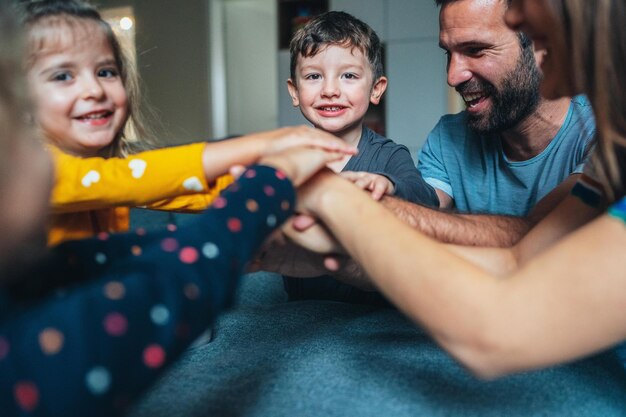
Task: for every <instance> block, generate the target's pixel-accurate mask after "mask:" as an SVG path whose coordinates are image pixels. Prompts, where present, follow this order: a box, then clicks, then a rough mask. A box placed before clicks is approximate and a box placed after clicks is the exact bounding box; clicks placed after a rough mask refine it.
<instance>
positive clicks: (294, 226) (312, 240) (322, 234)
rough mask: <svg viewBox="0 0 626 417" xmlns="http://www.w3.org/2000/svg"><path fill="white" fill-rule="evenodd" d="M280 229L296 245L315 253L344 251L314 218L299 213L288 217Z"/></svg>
mask: <svg viewBox="0 0 626 417" xmlns="http://www.w3.org/2000/svg"><path fill="white" fill-rule="evenodd" d="M282 231H283V233H284V234H285V236H287V237H288V238H290V239H291V240H293V241H294V242H295V243H297V244H298V245H300V246H302V247H305V248H307V249H308V250H310V251H312V252H316V253H345V251H344V250H343V248H342V247H341V245H340V244H339V242H337V241H336V240H335V238H334V237H333V236H332V234H331V233H330V232H329V231H328V230H327V229H326V227H325V226H324V225H323V224H321V223H319V222H318V221H317V220H316V219H315V218H313V217H311V216H309V215H306V214H300V215H296V216H294V217H292V218H291V219H289V220H288V221H287V222H286V223H285V224H284V225H283V227H282Z"/></svg>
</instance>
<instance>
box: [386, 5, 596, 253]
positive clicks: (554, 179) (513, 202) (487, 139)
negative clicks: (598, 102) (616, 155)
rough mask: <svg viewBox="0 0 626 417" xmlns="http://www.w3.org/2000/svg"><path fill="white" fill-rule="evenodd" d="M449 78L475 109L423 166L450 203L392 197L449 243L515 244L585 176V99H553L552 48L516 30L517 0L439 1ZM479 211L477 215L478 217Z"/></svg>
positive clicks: (394, 204)
mask: <svg viewBox="0 0 626 417" xmlns="http://www.w3.org/2000/svg"><path fill="white" fill-rule="evenodd" d="M435 3H436V4H437V5H438V6H441V10H440V13H439V28H440V30H439V45H440V46H441V48H442V49H443V50H444V51H445V53H446V56H447V58H448V65H447V73H448V84H449V85H450V86H451V87H453V88H455V89H456V91H457V92H458V93H459V94H460V95H461V97H462V98H463V100H464V102H465V105H466V109H465V111H463V112H461V113H459V114H455V115H447V116H444V117H442V118H441V119H440V120H439V122H438V123H437V125H436V126H435V128H434V129H433V130H432V131H431V133H430V134H429V136H428V138H427V140H426V143H425V144H424V147H423V148H422V151H421V153H420V155H419V163H418V168H419V169H420V171H421V173H422V176H423V177H424V179H425V180H426V182H428V183H429V184H430V185H431V186H433V187H434V188H435V190H436V192H437V195H438V197H439V202H440V204H439V206H440V208H441V209H454V212H452V213H451V212H449V211H436V210H429V209H426V208H424V207H420V206H417V205H414V204H409V203H405V202H402V201H399V200H397V199H391V198H389V199H386V200H387V201H385V204H386V205H387V206H388V207H390V208H392V209H393V210H394V211H395V212H396V213H397V214H398V215H400V217H402V218H404V219H405V220H406V221H408V222H410V223H412V224H413V225H414V226H415V227H417V228H419V229H421V230H422V231H424V232H426V233H429V234H430V235H431V236H433V237H434V238H436V239H439V240H441V241H444V242H450V243H458V244H463V245H481V246H510V245H512V244H514V243H515V242H517V241H518V240H519V239H520V238H521V237H522V236H523V235H524V234H526V232H527V231H528V230H529V229H530V228H531V227H532V226H533V225H534V224H535V223H537V222H538V221H539V220H541V219H542V218H543V217H544V216H545V215H546V214H547V213H548V212H549V211H550V210H551V209H552V208H553V207H554V206H556V205H557V204H558V203H559V202H560V201H561V200H562V199H563V197H564V196H565V195H567V193H569V190H570V189H571V188H572V187H573V185H574V184H575V183H576V181H577V180H578V178H579V177H580V173H581V172H582V165H583V163H584V161H585V158H586V155H587V151H588V148H589V146H590V143H591V141H592V138H593V136H594V132H595V122H594V119H593V113H592V110H591V106H590V104H589V102H588V101H587V99H586V98H585V97H574V98H571V99H568V98H565V99H560V100H554V101H550V100H546V99H544V98H542V97H541V96H540V94H539V82H540V79H541V69H540V68H541V66H542V65H551V62H550V59H551V56H550V51H548V50H545V49H539V45H536V47H535V48H533V44H532V42H530V40H529V39H528V38H527V37H526V36H525V35H524V34H523V33H517V32H514V31H512V30H510V29H509V28H508V27H507V26H506V25H505V23H504V13H505V12H506V10H507V8H508V6H509V4H510V3H511V0H435ZM468 214H469V215H468Z"/></svg>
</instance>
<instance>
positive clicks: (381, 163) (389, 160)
mask: <svg viewBox="0 0 626 417" xmlns="http://www.w3.org/2000/svg"><path fill="white" fill-rule="evenodd" d="M290 52H291V78H290V79H289V80H288V81H287V87H288V89H289V94H290V95H291V98H292V101H293V105H294V106H298V107H300V111H301V112H302V114H303V115H304V117H305V118H306V119H307V120H308V121H310V122H311V123H312V124H313V125H314V126H315V127H317V128H319V129H322V130H325V131H327V132H330V133H333V134H334V135H336V136H338V137H339V138H341V139H343V140H345V141H346V142H348V143H349V144H351V145H353V146H357V147H358V150H359V153H358V154H357V155H354V156H349V155H348V156H346V157H344V158H343V159H341V160H339V161H337V162H334V163H332V164H330V165H329V167H330V168H331V169H333V170H334V171H336V172H341V175H343V176H345V177H347V178H348V179H350V180H351V181H353V182H355V183H356V184H357V185H359V186H360V187H361V188H363V189H366V190H369V191H371V192H372V197H373V198H375V199H377V200H378V199H380V198H381V197H382V196H383V195H384V194H388V195H395V196H397V197H400V198H403V199H405V200H409V201H412V202H416V203H420V204H424V205H429V206H435V207H437V206H438V205H439V201H438V199H437V196H436V194H435V191H434V190H433V189H432V188H431V187H430V186H429V185H428V184H426V182H425V181H424V180H423V178H422V176H421V174H420V173H419V171H418V170H417V168H416V167H415V164H414V163H413V160H412V159H411V154H410V153H409V151H408V149H407V148H406V147H405V146H402V145H398V144H396V143H394V142H393V141H391V140H389V139H386V138H384V137H382V136H380V135H378V134H376V133H375V132H373V131H372V130H370V129H368V128H367V127H366V126H364V123H363V120H364V118H365V113H366V112H367V109H368V107H369V104H370V103H372V104H374V105H376V104H378V103H379V102H380V99H381V97H382V95H383V94H384V92H385V89H386V88H387V78H386V77H385V76H384V75H383V62H382V47H381V43H380V40H379V38H378V36H377V35H376V32H374V31H373V30H372V28H370V27H369V26H368V25H367V24H365V23H363V22H362V21H360V20H359V19H357V18H355V17H354V16H351V15H349V14H347V13H344V12H328V13H324V14H322V15H320V16H318V17H317V18H315V19H313V20H312V21H310V22H309V23H308V24H307V25H306V26H304V27H303V28H301V29H300V30H298V31H297V32H296V34H295V35H294V37H293V39H292V40H291V44H290ZM285 286H286V289H287V292H288V293H289V296H290V299H301V298H318V297H322V298H332V299H336V300H340V301H359V299H361V296H360V295H359V293H360V292H359V291H356V290H355V289H353V288H351V287H349V286H345V285H344V284H341V283H339V282H337V281H336V280H334V279H332V278H329V277H325V278H320V279H295V278H286V279H285ZM331 293H333V294H334V295H331ZM361 295H364V294H361ZM365 298H367V299H369V298H370V297H369V296H366V297H365Z"/></svg>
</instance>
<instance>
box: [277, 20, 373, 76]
mask: <svg viewBox="0 0 626 417" xmlns="http://www.w3.org/2000/svg"><path fill="white" fill-rule="evenodd" d="M329 45H337V46H344V47H350V48H357V49H359V50H360V51H361V52H362V53H363V55H365V56H366V57H367V60H368V61H369V63H370V66H371V69H372V74H373V76H374V80H377V79H379V78H380V77H382V76H383V74H384V72H383V58H382V45H381V43H380V39H379V38H378V35H377V34H376V32H374V30H373V29H372V28H371V27H369V26H368V25H367V24H366V23H364V22H362V21H361V20H359V19H357V18H356V17H354V16H352V15H350V14H348V13H345V12H336V11H331V12H327V13H323V14H321V15H319V16H317V17H316V18H314V19H313V20H311V21H310V22H309V23H307V24H306V25H305V26H304V27H302V28H300V29H298V31H297V32H296V33H295V34H294V36H293V38H292V39H291V43H290V44H289V50H290V53H291V68H290V69H291V79H292V80H294V82H295V75H296V64H297V62H298V57H299V56H300V55H301V56H303V57H312V56H315V55H316V54H317V53H318V52H320V51H321V50H322V49H323V48H324V47H327V46H329Z"/></svg>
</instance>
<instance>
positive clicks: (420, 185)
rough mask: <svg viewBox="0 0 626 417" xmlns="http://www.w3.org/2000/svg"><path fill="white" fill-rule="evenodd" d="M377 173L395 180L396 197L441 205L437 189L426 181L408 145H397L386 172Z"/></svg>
mask: <svg viewBox="0 0 626 417" xmlns="http://www.w3.org/2000/svg"><path fill="white" fill-rule="evenodd" d="M376 174H380V175H384V176H386V177H387V178H389V180H390V181H391V182H393V184H394V186H395V192H394V195H395V196H396V197H398V198H401V199H403V200H407V201H410V202H413V203H419V204H422V205H425V206H429V207H439V198H438V197H437V193H436V192H435V189H434V188H433V187H431V186H430V185H429V184H427V183H426V181H424V178H422V174H421V173H420V172H419V171H418V170H417V168H416V167H415V164H414V163H413V159H412V158H411V154H410V153H409V151H408V149H407V148H406V147H404V146H401V145H397V146H396V148H395V149H394V150H393V152H392V153H391V155H390V156H389V159H388V161H387V163H386V165H385V170H384V172H376Z"/></svg>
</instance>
